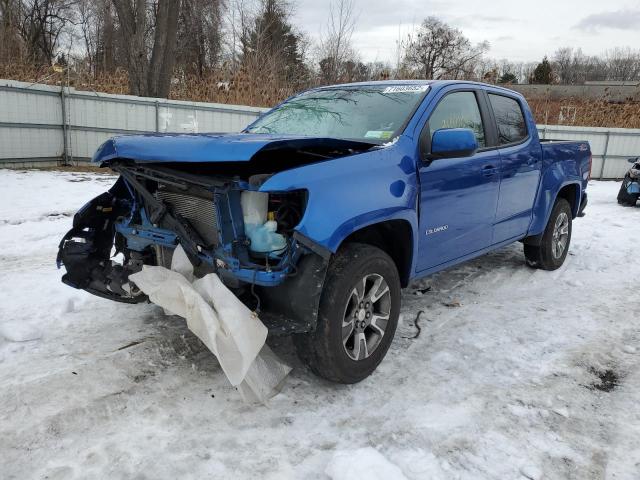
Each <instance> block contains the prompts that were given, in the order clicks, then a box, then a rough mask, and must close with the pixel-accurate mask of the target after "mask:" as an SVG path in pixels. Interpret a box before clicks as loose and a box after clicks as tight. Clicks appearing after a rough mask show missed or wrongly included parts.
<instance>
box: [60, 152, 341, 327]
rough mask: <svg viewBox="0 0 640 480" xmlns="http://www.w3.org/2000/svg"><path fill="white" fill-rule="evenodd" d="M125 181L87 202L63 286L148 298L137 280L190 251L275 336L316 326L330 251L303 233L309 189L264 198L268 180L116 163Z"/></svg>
mask: <svg viewBox="0 0 640 480" xmlns="http://www.w3.org/2000/svg"><path fill="white" fill-rule="evenodd" d="M109 166H110V167H111V169H112V170H114V171H116V172H118V173H119V174H120V178H119V179H118V180H117V182H116V183H115V185H114V186H113V187H112V188H111V189H110V190H109V191H108V192H106V193H104V194H102V195H100V196H98V197H96V198H95V199H93V200H91V201H90V202H89V203H87V204H86V205H85V206H84V207H83V208H82V209H81V210H80V211H79V212H78V213H77V214H76V215H75V217H74V219H73V228H72V229H71V230H70V231H69V232H68V233H67V234H66V235H65V236H64V238H63V239H62V241H61V242H60V248H59V252H58V258H57V262H58V266H59V267H60V266H62V265H64V267H65V268H66V271H67V272H66V274H65V275H64V276H63V277H62V281H63V282H64V283H66V284H67V285H70V286H72V287H74V288H78V289H83V290H86V291H88V292H90V293H93V294H94V295H98V296H100V297H104V298H108V299H111V300H115V301H120V302H125V303H138V302H142V301H145V300H147V297H146V296H145V295H144V294H143V293H142V292H141V291H140V290H139V289H138V288H137V287H136V285H135V284H133V283H132V282H130V281H129V275H131V274H133V273H135V272H138V271H140V270H141V269H142V266H143V265H145V264H147V265H161V266H165V267H170V265H171V257H172V255H173V251H174V249H175V248H176V246H177V245H178V244H180V245H181V246H182V248H183V249H184V251H185V252H186V254H187V256H188V257H189V259H190V260H191V262H192V264H193V265H194V267H195V273H196V275H198V276H203V275H205V274H207V273H216V274H218V276H219V277H220V278H221V279H222V281H223V282H224V283H225V285H227V287H229V288H230V289H231V290H232V291H233V292H234V293H235V294H236V295H237V296H238V298H240V299H241V300H242V301H243V302H244V303H245V304H246V305H247V306H249V308H252V309H256V310H259V311H260V318H261V319H262V320H263V322H264V323H265V325H267V327H269V330H270V331H271V332H272V333H301V332H307V331H311V330H313V329H314V328H315V324H316V319H317V311H318V304H319V302H320V295H321V291H322V286H323V283H324V277H325V274H326V270H327V265H328V260H329V256H330V252H329V251H328V250H325V249H323V248H322V247H319V246H318V245H316V244H315V243H314V242H312V241H311V240H309V239H307V238H305V237H304V236H303V235H301V234H300V233H299V232H297V231H296V230H295V227H296V226H297V225H298V223H299V222H300V220H301V218H302V215H303V214H304V210H305V207H306V201H307V195H306V191H304V190H294V191H287V192H269V193H265V192H260V191H259V189H260V186H261V185H262V183H263V182H264V180H265V179H266V178H268V175H260V174H255V173H252V174H251V175H245V176H244V177H241V176H233V177H230V176H225V175H224V174H219V173H216V172H215V171H214V170H211V169H209V170H207V169H203V170H202V171H199V172H197V173H195V172H193V171H189V169H188V168H180V169H176V168H172V167H171V166H169V167H165V166H163V165H137V164H134V163H132V162H128V161H124V160H114V161H111V162H110V163H109ZM203 172H204V173H203Z"/></svg>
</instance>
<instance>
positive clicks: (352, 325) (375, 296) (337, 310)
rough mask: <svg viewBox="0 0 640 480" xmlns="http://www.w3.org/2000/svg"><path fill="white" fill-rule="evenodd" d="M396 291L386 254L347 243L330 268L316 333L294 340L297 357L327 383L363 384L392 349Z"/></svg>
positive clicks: (396, 282) (394, 271) (396, 278)
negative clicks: (327, 381)
mask: <svg viewBox="0 0 640 480" xmlns="http://www.w3.org/2000/svg"><path fill="white" fill-rule="evenodd" d="M400 292H401V289H400V278H399V275H398V270H397V269H396V266H395V264H394V262H393V260H392V259H391V258H390V257H389V255H387V254H386V253H385V252H384V251H382V250H380V249H379V248H376V247H372V246H370V245H365V244H359V243H351V244H347V245H346V246H344V247H343V248H341V249H340V251H339V252H338V253H337V254H336V256H335V258H334V259H333V260H332V262H331V265H330V266H329V270H328V272H327V278H326V281H325V286H324V291H323V293H322V299H321V300H320V308H319V311H318V324H317V326H316V329H315V331H313V332H310V333H306V334H299V335H296V336H295V337H294V343H295V346H296V350H297V352H298V356H299V357H300V359H301V360H302V361H303V362H304V363H306V364H307V365H308V366H309V367H310V368H311V370H312V371H313V372H314V373H315V374H317V375H319V376H321V377H323V378H326V379H327V380H331V381H334V382H338V383H356V382H359V381H361V380H364V379H365V378H367V377H368V376H369V375H371V373H373V371H374V370H375V369H376V367H377V366H378V364H379V363H380V362H381V361H382V359H383V358H384V356H385V354H386V353H387V350H388V349H389V346H390V345H391V341H392V340H393V336H394V334H395V331H396V326H397V324H398V315H399V313H400V294H401V293H400Z"/></svg>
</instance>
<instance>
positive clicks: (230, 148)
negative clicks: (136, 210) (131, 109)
mask: <svg viewBox="0 0 640 480" xmlns="http://www.w3.org/2000/svg"><path fill="white" fill-rule="evenodd" d="M353 143H354V142H352V141H350V140H340V139H330V138H313V137H303V136H299V135H268V134H253V133H251V134H249V133H236V134H224V133H202V134H148V135H127V136H121V137H113V138H111V139H109V140H107V141H106V142H105V143H104V144H102V145H101V146H100V148H98V150H97V151H96V153H95V155H94V156H93V158H92V159H91V161H92V162H93V163H97V164H99V165H101V166H104V165H108V164H109V162H110V161H111V160H114V159H128V160H134V161H135V162H136V163H165V162H178V163H207V162H248V161H249V160H251V159H252V158H253V156H254V155H255V154H256V153H258V152H260V151H261V150H264V149H277V148H287V147H289V148H299V149H304V148H305V147H306V146H309V145H313V146H322V145H331V146H336V147H341V146H344V147H349V146H350V145H353ZM356 143H358V142H356Z"/></svg>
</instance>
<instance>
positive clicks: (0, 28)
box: [0, 0, 23, 63]
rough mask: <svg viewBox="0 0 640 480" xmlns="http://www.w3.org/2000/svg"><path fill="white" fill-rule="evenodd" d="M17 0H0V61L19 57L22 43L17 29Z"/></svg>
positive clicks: (18, 5)
mask: <svg viewBox="0 0 640 480" xmlns="http://www.w3.org/2000/svg"><path fill="white" fill-rule="evenodd" d="M19 13H20V2H19V0H0V62H2V63H7V62H9V61H11V60H14V61H15V60H16V59H20V57H21V56H22V47H23V43H22V41H21V38H20V30H19V24H20V20H19Z"/></svg>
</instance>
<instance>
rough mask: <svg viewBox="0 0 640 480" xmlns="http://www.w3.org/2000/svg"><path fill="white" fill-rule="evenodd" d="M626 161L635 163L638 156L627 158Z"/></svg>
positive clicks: (637, 160) (639, 159)
mask: <svg viewBox="0 0 640 480" xmlns="http://www.w3.org/2000/svg"><path fill="white" fill-rule="evenodd" d="M627 162H629V163H637V162H640V157H636V158H628V159H627Z"/></svg>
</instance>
